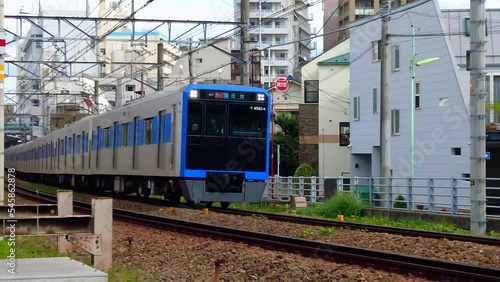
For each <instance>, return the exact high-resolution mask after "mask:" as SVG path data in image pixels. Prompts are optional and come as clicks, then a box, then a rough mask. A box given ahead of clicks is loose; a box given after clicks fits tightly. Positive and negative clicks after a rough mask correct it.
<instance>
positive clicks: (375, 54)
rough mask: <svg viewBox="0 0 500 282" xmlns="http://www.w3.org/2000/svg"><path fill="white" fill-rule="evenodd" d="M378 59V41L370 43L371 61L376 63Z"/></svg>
mask: <svg viewBox="0 0 500 282" xmlns="http://www.w3.org/2000/svg"><path fill="white" fill-rule="evenodd" d="M380 59H381V57H380V40H378V41H374V42H372V61H374V62H376V61H379V60H380Z"/></svg>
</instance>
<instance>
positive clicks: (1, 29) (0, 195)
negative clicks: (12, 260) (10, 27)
mask: <svg viewBox="0 0 500 282" xmlns="http://www.w3.org/2000/svg"><path fill="white" fill-rule="evenodd" d="M4 8H5V5H4V0H0V48H1V50H0V103H1V105H2V107H0V167H1V168H2V173H0V204H2V205H3V204H4V203H3V202H4V192H5V191H4V173H3V171H4V167H5V160H4V157H5V154H4V150H5V148H4V146H5V144H4V142H5V115H4V110H5V101H4V100H5V98H4V87H5V83H4V79H5V65H4V55H5V47H6V43H5V39H6V38H5V26H4V21H5V14H4Z"/></svg>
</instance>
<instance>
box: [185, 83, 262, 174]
mask: <svg viewBox="0 0 500 282" xmlns="http://www.w3.org/2000/svg"><path fill="white" fill-rule="evenodd" d="M267 103H268V101H267V98H266V97H265V95H264V94H263V93H251V92H218V91H200V92H198V93H197V94H196V95H190V98H189V101H188V109H187V114H188V121H187V140H186V141H187V144H186V145H187V148H186V169H203V170H231V171H265V169H266V138H267V135H268V134H269V133H268V113H269V110H270V109H268V106H267Z"/></svg>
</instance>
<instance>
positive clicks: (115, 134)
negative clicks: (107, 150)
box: [112, 121, 118, 169]
mask: <svg viewBox="0 0 500 282" xmlns="http://www.w3.org/2000/svg"><path fill="white" fill-rule="evenodd" d="M117 141H118V122H116V121H115V123H114V126H113V144H112V146H113V169H116V158H117V151H116V150H117V147H118V146H117V144H118V143H117Z"/></svg>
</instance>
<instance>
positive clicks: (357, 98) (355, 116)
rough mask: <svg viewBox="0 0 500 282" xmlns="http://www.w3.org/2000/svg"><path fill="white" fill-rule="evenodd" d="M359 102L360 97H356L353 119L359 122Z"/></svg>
mask: <svg viewBox="0 0 500 282" xmlns="http://www.w3.org/2000/svg"><path fill="white" fill-rule="evenodd" d="M359 100H360V97H359V96H358V97H354V109H353V119H354V120H359V105H360V103H359Z"/></svg>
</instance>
